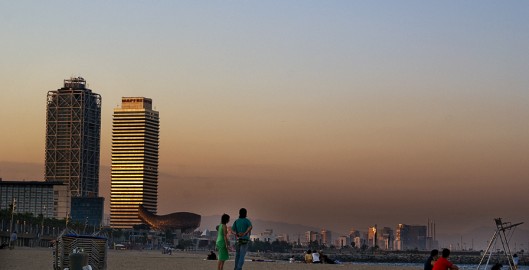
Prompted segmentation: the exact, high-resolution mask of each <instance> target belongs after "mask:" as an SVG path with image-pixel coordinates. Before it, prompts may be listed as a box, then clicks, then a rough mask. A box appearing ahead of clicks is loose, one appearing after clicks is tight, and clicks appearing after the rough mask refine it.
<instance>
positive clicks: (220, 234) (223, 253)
mask: <svg viewBox="0 0 529 270" xmlns="http://www.w3.org/2000/svg"><path fill="white" fill-rule="evenodd" d="M228 222H230V216H228V215H226V214H224V215H222V217H221V218H220V225H219V226H218V229H217V243H216V245H217V250H218V251H219V257H218V258H219V262H218V263H217V270H222V269H224V262H225V261H226V260H228V259H229V258H230V255H229V254H228V246H229V241H228V227H226V224H228ZM211 253H212V254H213V255H215V253H213V251H212V252H211ZM208 257H209V256H208Z"/></svg>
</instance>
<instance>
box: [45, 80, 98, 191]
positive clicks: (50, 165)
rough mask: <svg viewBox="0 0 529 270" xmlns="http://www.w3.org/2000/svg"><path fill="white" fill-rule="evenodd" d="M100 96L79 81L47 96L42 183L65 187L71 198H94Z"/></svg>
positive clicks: (83, 82)
mask: <svg viewBox="0 0 529 270" xmlns="http://www.w3.org/2000/svg"><path fill="white" fill-rule="evenodd" d="M100 137H101V96H100V95H99V94H96V93H93V92H92V90H90V89H88V88H86V81H85V80H84V79H83V78H81V77H77V78H70V79H67V80H64V86H63V87H62V88H60V89H58V90H56V91H49V92H48V100H47V110H46V156H45V180H46V181H52V182H54V181H60V182H63V183H65V184H67V185H68V188H69V190H70V193H71V196H72V197H97V196H98V193H99V146H100Z"/></svg>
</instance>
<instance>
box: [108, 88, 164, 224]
mask: <svg viewBox="0 0 529 270" xmlns="http://www.w3.org/2000/svg"><path fill="white" fill-rule="evenodd" d="M159 128H160V125H159V113H158V112H157V111H155V110H153V109H152V100H151V99H150V98H144V97H123V98H122V100H121V108H116V109H114V115H113V121H112V184H111V196H110V226H111V227H112V228H121V229H130V228H132V227H133V226H134V225H137V224H141V223H142V222H141V221H140V219H139V218H138V206H139V205H140V204H143V206H144V207H145V208H146V209H147V210H149V211H150V212H152V213H156V212H157V206H158V147H159Z"/></svg>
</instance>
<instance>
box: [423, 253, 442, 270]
mask: <svg viewBox="0 0 529 270" xmlns="http://www.w3.org/2000/svg"><path fill="white" fill-rule="evenodd" d="M437 258H439V250H437V249H434V250H432V251H431V252H430V257H428V259H427V260H426V262H425V263H424V270H432V269H433V265H434V264H435V261H437Z"/></svg>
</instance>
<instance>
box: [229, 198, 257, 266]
mask: <svg viewBox="0 0 529 270" xmlns="http://www.w3.org/2000/svg"><path fill="white" fill-rule="evenodd" d="M247 214H248V212H247V211H246V209H245V208H241V209H240V210H239V218H238V219H237V220H235V222H234V223H233V226H232V227H231V230H232V231H233V233H234V234H235V236H236V237H237V243H236V244H235V268H234V269H235V270H241V269H242V265H243V264H244V257H245V256H246V251H248V242H249V241H250V233H251V232H252V222H250V220H249V219H248V218H246V216H247Z"/></svg>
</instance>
